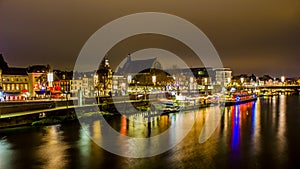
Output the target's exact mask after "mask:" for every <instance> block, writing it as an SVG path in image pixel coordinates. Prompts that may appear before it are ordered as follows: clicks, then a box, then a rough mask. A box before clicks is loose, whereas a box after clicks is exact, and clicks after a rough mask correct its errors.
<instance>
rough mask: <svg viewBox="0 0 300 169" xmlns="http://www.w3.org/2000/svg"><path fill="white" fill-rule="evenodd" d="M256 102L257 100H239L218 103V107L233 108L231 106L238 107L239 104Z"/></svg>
mask: <svg viewBox="0 0 300 169" xmlns="http://www.w3.org/2000/svg"><path fill="white" fill-rule="evenodd" d="M256 100H257V98H252V99H247V100H241V101H224V102H220V105H221V106H233V105H239V104H243V103H248V102H253V101H256Z"/></svg>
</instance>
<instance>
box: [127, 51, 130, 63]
mask: <svg viewBox="0 0 300 169" xmlns="http://www.w3.org/2000/svg"><path fill="white" fill-rule="evenodd" d="M127 62H131V54H130V53H129V54H128V55H127Z"/></svg>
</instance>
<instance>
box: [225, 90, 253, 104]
mask: <svg viewBox="0 0 300 169" xmlns="http://www.w3.org/2000/svg"><path fill="white" fill-rule="evenodd" d="M255 100H257V95H256V94H254V93H248V92H236V93H231V94H229V95H223V96H222V97H221V98H220V104H221V105H223V106H232V105H237V104H242V103H247V102H251V101H255Z"/></svg>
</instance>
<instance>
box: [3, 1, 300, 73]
mask: <svg viewBox="0 0 300 169" xmlns="http://www.w3.org/2000/svg"><path fill="white" fill-rule="evenodd" d="M149 11H153V12H164V13H170V14H174V15H177V16H179V17H182V18H184V19H186V20H188V21H190V22H192V23H193V24H195V25H196V26H197V27H199V29H201V30H202V31H203V32H204V33H205V34H206V35H207V36H208V38H209V39H210V40H211V41H212V43H213V45H214V46H215V48H216V49H217V51H218V53H219V55H220V57H221V59H222V62H223V64H224V66H226V67H231V68H232V69H233V71H234V73H235V74H239V73H252V72H253V73H255V74H258V75H263V74H271V75H273V76H281V75H286V76H300V66H299V59H300V57H299V54H300V48H299V45H300V1H298V0H287V1H279V0H266V1H259V0H253V1H240V0H230V1H221V0H219V1H174V0H164V1H154V0H152V1H141V0H122V1H103V0H93V1H80V0H62V1H53V0H51V1H50V0H43V1H36V0H22V1H19V0H1V1H0V53H2V54H3V55H4V57H5V60H6V61H7V62H8V63H9V65H10V66H21V67H26V66H28V65H32V64H50V65H52V66H53V67H54V68H58V69H68V70H72V68H73V65H74V63H75V60H76V57H77V56H78V54H79V52H80V50H81V48H82V46H83V44H84V43H85V42H86V41H87V39H88V38H89V37H90V36H91V35H92V34H93V33H94V32H95V31H97V30H98V29H99V28H101V26H103V25H105V24H106V23H108V22H110V21H112V20H114V19H117V18H119V17H122V16H124V15H128V14H132V13H137V12H149ZM151 47H152V48H153V47H156V48H162V49H165V50H169V51H171V52H173V53H176V54H177V55H180V56H182V57H184V59H185V61H186V63H187V64H188V65H189V66H191V67H199V66H201V65H200V64H201V63H195V62H193V57H194V56H193V53H192V52H191V51H190V50H189V49H187V47H186V46H184V45H183V44H181V43H180V42H178V41H176V40H174V39H171V38H166V37H160V36H158V35H156V36H151V35H142V36H136V37H132V38H128V39H126V40H124V41H122V42H121V43H120V44H117V45H116V46H115V47H114V48H113V49H112V50H111V51H110V52H109V53H108V56H109V57H110V58H111V61H112V66H114V67H115V66H117V65H118V64H119V63H120V61H122V60H123V58H124V57H126V55H127V53H133V52H135V51H138V50H141V49H143V48H151Z"/></svg>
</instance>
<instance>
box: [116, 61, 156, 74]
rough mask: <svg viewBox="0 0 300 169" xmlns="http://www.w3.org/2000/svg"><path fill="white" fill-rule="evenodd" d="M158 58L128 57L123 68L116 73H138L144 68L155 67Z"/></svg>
mask: <svg viewBox="0 0 300 169" xmlns="http://www.w3.org/2000/svg"><path fill="white" fill-rule="evenodd" d="M156 62H157V61H156V58H152V59H144V60H131V58H128V59H127V61H126V63H125V64H124V65H123V67H122V68H119V69H118V71H117V72H116V74H128V73H138V72H142V71H143V70H147V69H150V68H154V64H155V63H156Z"/></svg>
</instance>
